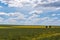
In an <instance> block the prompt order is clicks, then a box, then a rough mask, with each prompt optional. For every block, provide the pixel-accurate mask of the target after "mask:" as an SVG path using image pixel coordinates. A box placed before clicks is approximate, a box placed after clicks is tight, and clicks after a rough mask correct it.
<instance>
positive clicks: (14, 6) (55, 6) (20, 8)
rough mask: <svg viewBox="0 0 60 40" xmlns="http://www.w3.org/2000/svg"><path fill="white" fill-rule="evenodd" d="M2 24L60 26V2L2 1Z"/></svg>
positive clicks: (0, 20) (0, 2)
mask: <svg viewBox="0 0 60 40" xmlns="http://www.w3.org/2000/svg"><path fill="white" fill-rule="evenodd" d="M0 24H16V25H60V0H0Z"/></svg>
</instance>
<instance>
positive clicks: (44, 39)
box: [0, 25, 60, 40]
mask: <svg viewBox="0 0 60 40" xmlns="http://www.w3.org/2000/svg"><path fill="white" fill-rule="evenodd" d="M0 40H60V28H59V26H52V27H51V28H49V27H48V28H46V27H45V26H10V25H8V26H6V25H4V26H3V25H1V26H0Z"/></svg>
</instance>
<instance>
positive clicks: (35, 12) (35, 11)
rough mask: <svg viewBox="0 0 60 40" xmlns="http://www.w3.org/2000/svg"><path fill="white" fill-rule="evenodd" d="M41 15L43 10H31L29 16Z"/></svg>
mask: <svg viewBox="0 0 60 40" xmlns="http://www.w3.org/2000/svg"><path fill="white" fill-rule="evenodd" d="M41 13H43V10H33V11H31V12H30V13H29V14H41Z"/></svg>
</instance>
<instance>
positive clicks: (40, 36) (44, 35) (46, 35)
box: [32, 33, 60, 40]
mask: <svg viewBox="0 0 60 40" xmlns="http://www.w3.org/2000/svg"><path fill="white" fill-rule="evenodd" d="M58 35H60V33H54V34H43V35H39V36H38V37H36V38H32V40H37V39H41V38H48V37H52V36H58Z"/></svg>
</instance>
